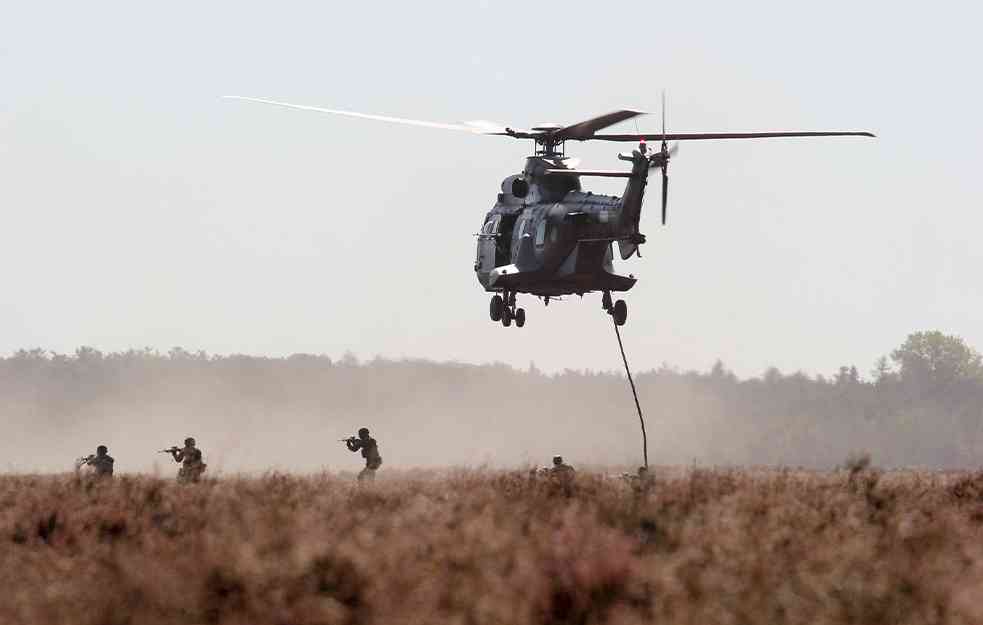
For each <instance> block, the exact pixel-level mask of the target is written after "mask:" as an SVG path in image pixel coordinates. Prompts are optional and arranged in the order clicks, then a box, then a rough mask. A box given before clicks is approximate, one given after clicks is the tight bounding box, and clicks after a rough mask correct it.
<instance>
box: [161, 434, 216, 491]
mask: <svg viewBox="0 0 983 625" xmlns="http://www.w3.org/2000/svg"><path fill="white" fill-rule="evenodd" d="M167 451H168V452H170V454H171V457H172V458H174V462H180V463H181V468H180V469H178V472H177V481H178V482H181V483H182V484H189V483H194V482H198V481H200V480H201V474H202V473H204V472H205V469H206V468H208V465H207V464H205V463H204V462H203V461H202V456H201V450H200V449H198V448H197V447H196V446H195V439H193V438H190V437H189V438H186V439H184V448H183V449H178V448H177V447H171V448H170V449H168V450H167Z"/></svg>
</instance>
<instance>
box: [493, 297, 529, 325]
mask: <svg viewBox="0 0 983 625" xmlns="http://www.w3.org/2000/svg"><path fill="white" fill-rule="evenodd" d="M488 314H489V316H490V317H491V320H492V321H501V322H502V325H503V326H505V327H506V328H507V327H509V326H511V325H512V322H513V321H515V327H517V328H521V327H522V326H524V325H526V311H525V309H523V308H516V306H515V293H509V292H508V291H505V292H503V293H502V294H501V295H494V296H492V298H491V302H489V304H488Z"/></svg>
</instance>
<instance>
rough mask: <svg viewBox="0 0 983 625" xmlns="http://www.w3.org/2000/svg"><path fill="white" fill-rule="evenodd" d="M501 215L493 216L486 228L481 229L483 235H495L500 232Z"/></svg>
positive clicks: (486, 223) (487, 222)
mask: <svg viewBox="0 0 983 625" xmlns="http://www.w3.org/2000/svg"><path fill="white" fill-rule="evenodd" d="M501 218H502V216H501V215H492V216H491V217H489V218H488V221H486V222H485V227H484V228H482V229H481V233H482V234H495V233H497V232H498V222H499V220H501Z"/></svg>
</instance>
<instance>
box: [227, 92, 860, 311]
mask: <svg viewBox="0 0 983 625" xmlns="http://www.w3.org/2000/svg"><path fill="white" fill-rule="evenodd" d="M225 97H227V98H233V99H238V100H247V101H251V102H260V103H263V104H272V105H275V106H282V107H287V108H294V109H301V110H307V111H316V112H321V113H331V114H334V115H345V116H348V117H358V118H362V119H371V120H377V121H384V122H392V123H399V124H409V125H413V126H422V127H425V128H438V129H443V130H460V131H464V132H470V133H473V134H480V135H497V136H504V137H511V138H513V139H529V140H532V141H533V145H534V148H533V153H532V155H530V156H529V157H527V158H526V164H525V167H524V168H523V170H522V172H521V173H518V174H514V175H512V176H509V177H508V178H506V179H505V180H504V181H502V186H501V189H502V192H501V193H499V194H498V198H497V200H496V201H495V205H494V206H493V207H492V209H491V210H490V211H489V212H488V213H487V214H486V215H485V219H484V222H483V225H482V227H481V230H480V232H478V233H477V234H476V235H475V236H476V237H477V241H478V242H477V252H476V258H475V262H474V271H475V274H476V275H477V278H478V282H479V283H480V284H481V286H482V287H484V289H485V291H487V292H490V293H494V295H493V296H492V298H491V301H490V302H489V316H490V317H491V320H492V321H494V322H500V323H501V324H502V325H503V326H505V327H509V326H510V325H512V322H513V321H514V322H515V325H516V326H517V327H519V328H521V327H523V326H524V325H525V323H526V311H525V310H524V309H523V308H520V307H517V305H516V296H517V295H518V294H520V293H526V294H530V295H534V296H537V297H540V298H541V299H542V300H543V302H544V304H545V305H546V306H548V305H549V302H550V299H551V298H558V297H560V296H563V295H572V294H576V295H580V296H583V295H584V294H585V293H592V292H597V291H599V292H601V294H602V297H601V306H602V308H603V309H604V310H605V311H606V312H607V313H608V314H610V315H612V316H613V317H614V322H615V323H616V324H617V325H619V326H620V325H624V324H625V321H626V320H627V319H628V306H627V304H626V303H625V301H624V300H622V299H619V300H617V301H612V298H611V293H612V292H617V293H620V292H624V291H627V290H629V289H631V288H632V287H633V286H634V285H635V282H636V278H635V277H634V276H633V275H631V274H629V275H627V276H623V275H618V274H616V273H615V272H614V267H613V259H614V252H613V243H615V242H616V243H617V244H618V252H619V254H620V256H621V258H622V260H627V259H628V258H630V257H631V256H632V255H638V256H641V254H640V253H639V250H638V248H639V246H640V245H642V244H643V243H645V235H644V234H642V233H641V232H640V231H639V220H640V217H641V213H642V202H643V200H644V198H645V187H646V184H647V183H648V177H649V172H650V171H651V170H653V169H659V170H661V172H662V225H665V223H666V208H667V204H668V197H669V195H668V194H669V161H670V159H671V157H672V156H674V155H675V154H676V149H677V146H676V145H673V146H672V147H670V146H669V143H670V142H677V141H692V140H710V139H763V138H773V137H836V136H862V137H873V136H874V135H873V134H872V133H870V132H859V131H831V132H742V133H667V132H666V123H665V95H664V94H663V100H662V131H661V132H657V133H639V132H635V133H628V134H603V133H600V134H599V133H598V131H600V130H604V129H605V128H608V127H609V126H613V125H614V124H617V123H619V122H623V121H627V120H629V119H633V118H635V117H637V116H639V115H644V114H645V113H644V112H642V111H636V110H630V109H622V110H617V111H613V112H611V113H607V114H605V115H599V116H597V117H592V118H590V119H586V120H584V121H581V122H577V123H575V124H570V125H567V126H561V125H557V124H543V125H538V126H534V127H532V128H529V129H516V128H511V127H505V126H501V125H498V124H494V123H492V122H487V121H474V122H464V123H460V124H448V123H440V122H430V121H422V120H416V119H403V118H399V117H388V116H384V115H372V114H367V113H357V112H352V111H340V110H335V109H328V108H321V107H317V106H305V105H300V104H289V103H286V102H276V101H273V100H266V99H262V98H249V97H243V96H225ZM648 139H652V140H655V141H658V142H659V148H658V149H656V150H653V149H651V148H649V146H648V144H647V142H646V141H647V140H648ZM567 141H615V142H638V148H637V149H634V150H632V151H631V152H628V153H621V154H619V155H618V158H619V159H620V160H622V161H626V162H628V163H630V164H631V170H630V171H608V170H596V169H577V164H578V161H577V159H573V158H571V157H568V156H567V155H566V149H565V148H566V142H567ZM590 176H597V177H614V178H625V179H627V183H626V185H625V191H624V194H623V195H622V196H621V197H617V196H607V195H598V194H594V193H591V192H590V191H584V190H583V188H582V187H581V184H580V179H581V178H583V177H590Z"/></svg>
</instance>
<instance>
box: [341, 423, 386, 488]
mask: <svg viewBox="0 0 983 625" xmlns="http://www.w3.org/2000/svg"><path fill="white" fill-rule="evenodd" d="M341 440H342V442H344V443H345V446H346V447H348V451H351V452H356V451H361V452H362V457H363V458H365V468H364V469H362V470H361V471H360V472H359V474H358V481H359V482H361V481H362V480H368V481H370V482H371V481H372V480H375V472H376V471H378V470H379V467H381V466H382V456H381V455H379V444H378V443H377V442H376V440H375V439H374V438H372V437H371V436H369V428H359V430H358V437H357V438H356V437H354V436H349V437H348V438H343V439H341Z"/></svg>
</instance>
